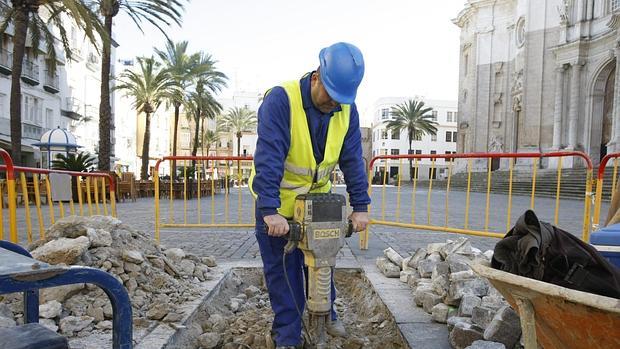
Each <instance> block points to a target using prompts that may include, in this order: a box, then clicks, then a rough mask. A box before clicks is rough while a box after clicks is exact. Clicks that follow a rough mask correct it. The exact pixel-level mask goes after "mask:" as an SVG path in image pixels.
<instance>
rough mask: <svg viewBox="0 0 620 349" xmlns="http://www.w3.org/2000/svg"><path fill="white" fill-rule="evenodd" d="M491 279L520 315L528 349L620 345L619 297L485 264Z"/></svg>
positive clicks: (482, 270)
mask: <svg viewBox="0 0 620 349" xmlns="http://www.w3.org/2000/svg"><path fill="white" fill-rule="evenodd" d="M472 269H473V270H474V271H475V272H476V273H477V274H478V275H480V276H482V277H485V278H486V279H488V280H489V281H490V282H491V284H492V285H493V286H494V287H495V288H496V289H497V290H498V291H499V292H500V293H501V294H502V295H503V296H504V298H505V299H506V301H508V303H510V305H511V306H512V308H513V309H515V310H517V311H518V313H519V316H520V318H521V329H522V331H523V340H524V343H525V348H526V349H530V348H532V349H536V348H537V345H536V343H537V342H536V341H538V344H539V345H541V346H542V347H543V348H544V349H573V348H574V349H578V348H579V349H582V348H597V349H602V348H610V349H612V348H613V349H617V348H620V300H619V299H615V298H610V297H604V296H599V295H596V294H592V293H587V292H581V291H576V290H571V289H568V288H565V287H561V286H557V285H554V284H550V283H546V282H542V281H538V280H534V279H529V278H526V277H522V276H519V275H515V274H510V273H507V272H504V271H501V270H497V269H493V268H490V267H488V266H485V265H482V264H472Z"/></svg>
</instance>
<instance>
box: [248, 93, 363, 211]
mask: <svg viewBox="0 0 620 349" xmlns="http://www.w3.org/2000/svg"><path fill="white" fill-rule="evenodd" d="M282 88H284V91H286V94H287V96H288V99H289V103H290V109H291V144H290V147H289V151H288V155H287V156H286V159H285V162H284V175H283V177H282V181H281V182H280V208H278V213H280V214H281V215H282V216H284V217H292V216H293V207H294V205H295V197H296V196H297V195H299V194H306V193H309V192H312V193H326V192H329V191H330V190H331V181H330V176H331V173H332V172H333V170H334V168H335V167H336V164H338V159H339V158H340V150H341V149H342V144H343V142H344V138H345V136H346V134H347V131H348V129H349V114H350V111H351V107H350V105H348V104H342V105H341V108H342V110H341V111H339V112H336V113H334V115H333V116H332V117H331V119H330V121H329V128H328V130H327V140H326V143H325V154H324V155H323V161H322V162H321V163H320V164H317V163H316V160H315V158H314V151H313V148H312V139H311V138H310V130H309V128H308V119H307V118H306V112H305V110H304V107H303V102H302V97H301V87H300V84H299V81H289V82H286V83H284V84H282ZM254 175H255V169H254V166H252V174H251V175H250V190H252V181H253V178H254ZM252 193H253V194H254V197H255V198H256V194H255V193H254V192H253V191H252Z"/></svg>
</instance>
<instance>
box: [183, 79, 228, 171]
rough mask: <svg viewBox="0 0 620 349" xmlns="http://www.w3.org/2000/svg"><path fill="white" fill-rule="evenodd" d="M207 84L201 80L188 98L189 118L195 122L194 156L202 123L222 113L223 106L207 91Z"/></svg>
mask: <svg viewBox="0 0 620 349" xmlns="http://www.w3.org/2000/svg"><path fill="white" fill-rule="evenodd" d="M206 85H207V82H206V80H205V79H203V78H201V79H199V80H198V82H197V83H196V91H194V92H191V93H190V94H189V96H188V99H187V103H186V108H187V111H188V114H187V116H188V118H191V120H193V121H194V125H195V128H194V142H193V146H192V156H196V154H197V153H198V143H199V138H198V136H199V130H200V125H201V122H202V123H203V124H204V119H206V118H208V119H214V118H215V116H216V115H217V114H219V113H220V112H221V111H222V105H221V104H220V103H219V102H218V101H216V100H215V97H214V96H213V94H212V93H211V92H210V91H207V90H206V89H205V87H206ZM195 165H196V160H192V166H195Z"/></svg>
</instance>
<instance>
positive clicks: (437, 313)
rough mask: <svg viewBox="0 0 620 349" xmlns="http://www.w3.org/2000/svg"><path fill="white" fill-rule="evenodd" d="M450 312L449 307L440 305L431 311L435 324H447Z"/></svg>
mask: <svg viewBox="0 0 620 349" xmlns="http://www.w3.org/2000/svg"><path fill="white" fill-rule="evenodd" d="M449 310H450V308H449V307H448V306H447V305H445V304H443V303H439V304H437V305H435V306H434V307H433V308H432V309H431V318H432V319H433V321H435V322H439V323H442V324H445V323H446V322H447V321H448V312H449Z"/></svg>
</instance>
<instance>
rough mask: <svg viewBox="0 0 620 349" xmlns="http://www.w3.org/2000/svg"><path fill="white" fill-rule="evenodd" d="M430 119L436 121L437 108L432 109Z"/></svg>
mask: <svg viewBox="0 0 620 349" xmlns="http://www.w3.org/2000/svg"><path fill="white" fill-rule="evenodd" d="M432 120H433V121H437V110H433V112H432Z"/></svg>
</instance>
